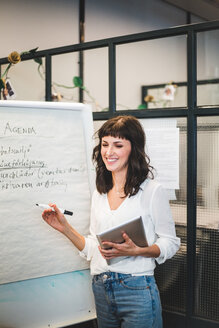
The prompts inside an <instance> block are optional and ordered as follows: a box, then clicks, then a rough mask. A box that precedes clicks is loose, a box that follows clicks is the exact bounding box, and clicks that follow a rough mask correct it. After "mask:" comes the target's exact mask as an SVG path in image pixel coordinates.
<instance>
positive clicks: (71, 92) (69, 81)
mask: <svg viewBox="0 0 219 328" xmlns="http://www.w3.org/2000/svg"><path fill="white" fill-rule="evenodd" d="M78 61H79V53H78V52H73V53H69V54H62V55H57V56H53V57H52V100H53V101H64V102H65V101H68V102H79V84H77V83H79V82H78V80H77V78H78V76H79V65H78Z"/></svg>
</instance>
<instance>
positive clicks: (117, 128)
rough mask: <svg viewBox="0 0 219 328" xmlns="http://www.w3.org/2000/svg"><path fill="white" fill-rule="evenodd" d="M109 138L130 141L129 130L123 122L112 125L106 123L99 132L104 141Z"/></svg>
mask: <svg viewBox="0 0 219 328" xmlns="http://www.w3.org/2000/svg"><path fill="white" fill-rule="evenodd" d="M107 136H111V137H114V138H120V139H127V140H129V133H128V129H127V127H126V126H125V125H124V124H123V122H122V121H117V122H116V123H115V122H113V123H112V124H109V123H108V122H106V123H105V124H104V125H103V126H102V127H101V128H100V130H99V138H100V139H102V138H103V137H107Z"/></svg>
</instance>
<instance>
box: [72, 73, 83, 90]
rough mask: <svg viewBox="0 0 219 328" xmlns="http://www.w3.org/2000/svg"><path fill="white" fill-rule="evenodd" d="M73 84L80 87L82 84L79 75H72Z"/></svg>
mask: <svg viewBox="0 0 219 328" xmlns="http://www.w3.org/2000/svg"><path fill="white" fill-rule="evenodd" d="M73 84H74V86H75V87H78V88H81V87H82V86H83V82H82V79H81V78H80V77H79V76H74V77H73Z"/></svg>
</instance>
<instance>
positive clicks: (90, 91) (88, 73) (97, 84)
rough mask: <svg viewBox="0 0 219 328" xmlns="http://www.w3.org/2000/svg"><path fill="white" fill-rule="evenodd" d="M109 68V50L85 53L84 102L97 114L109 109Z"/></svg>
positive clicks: (101, 49) (102, 49)
mask: <svg viewBox="0 0 219 328" xmlns="http://www.w3.org/2000/svg"><path fill="white" fill-rule="evenodd" d="M108 66H109V65H108V48H100V49H94V50H87V51H84V85H85V88H86V90H87V91H86V90H85V92H84V102H85V103H88V104H91V106H92V109H93V111H95V112H100V111H107V110H108V108H109V96H108V93H109V92H108V83H109V74H108Z"/></svg>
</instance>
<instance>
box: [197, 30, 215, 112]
mask: <svg viewBox="0 0 219 328" xmlns="http://www.w3.org/2000/svg"><path fill="white" fill-rule="evenodd" d="M218 56H219V30H213V31H208V32H201V33H198V34H197V80H198V86H197V104H198V106H200V107H201V106H202V107H203V106H206V107H212V106H219V61H218ZM200 82H201V84H200Z"/></svg>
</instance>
